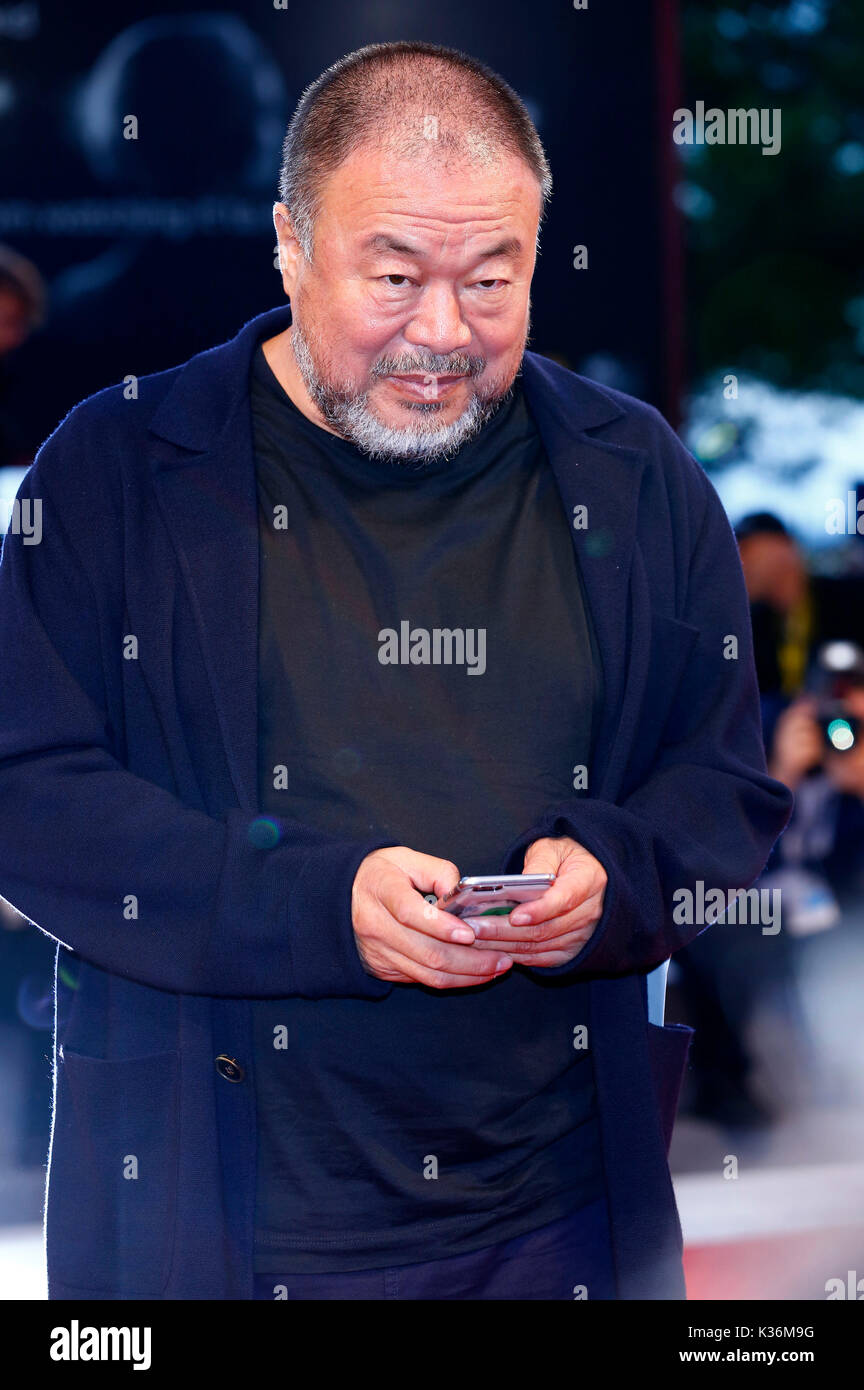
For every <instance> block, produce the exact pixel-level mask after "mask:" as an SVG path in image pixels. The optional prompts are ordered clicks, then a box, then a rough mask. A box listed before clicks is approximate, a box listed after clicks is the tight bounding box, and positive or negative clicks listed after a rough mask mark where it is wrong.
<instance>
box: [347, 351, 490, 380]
mask: <svg viewBox="0 0 864 1390" xmlns="http://www.w3.org/2000/svg"><path fill="white" fill-rule="evenodd" d="M485 369H486V358H485V357H472V356H469V355H468V354H467V353H464V352H460V353H456V354H455V355H454V354H451V355H450V356H449V357H444V356H441V355H439V354H437V353H430V354H429V355H427V356H426V357H418V356H417V355H416V354H414V355H409V354H407V353H402V354H401V355H400V356H397V357H382V358H380V359H379V360H378V361H377V362H376V363H375V365H374V367H373V368H372V371H371V375H372V376H373V377H379V376H398V375H403V374H406V373H409V372H411V373H420V372H423V373H426V374H428V375H429V376H480V374H481V373H482V372H484V371H485Z"/></svg>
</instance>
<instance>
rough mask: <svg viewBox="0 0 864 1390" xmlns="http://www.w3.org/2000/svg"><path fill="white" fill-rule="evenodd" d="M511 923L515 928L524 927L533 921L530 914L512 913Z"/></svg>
mask: <svg viewBox="0 0 864 1390" xmlns="http://www.w3.org/2000/svg"><path fill="white" fill-rule="evenodd" d="M510 921H511V922H512V924H513V926H514V927H524V926H527V924H528V923H529V922H530V921H531V916H530V913H528V912H511V913H510Z"/></svg>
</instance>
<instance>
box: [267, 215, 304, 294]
mask: <svg viewBox="0 0 864 1390" xmlns="http://www.w3.org/2000/svg"><path fill="white" fill-rule="evenodd" d="M273 226H274V227H275V228H276V241H277V249H278V253H279V269H280V271H281V274H282V288H283V290H284V291H285V293H286V295H288V297H289V298H290V297H291V295H292V294H293V292H294V288H295V286H296V284H297V277H298V274H299V269H300V265H299V263H300V260H301V259H302V258H303V248H302V246H301V245H300V243H299V241H298V240H297V237H296V236H295V235H294V224H293V222H292V221H291V214H290V213H289V211H288V209H287V207H286V206H285V204H284V203H274V204H273Z"/></svg>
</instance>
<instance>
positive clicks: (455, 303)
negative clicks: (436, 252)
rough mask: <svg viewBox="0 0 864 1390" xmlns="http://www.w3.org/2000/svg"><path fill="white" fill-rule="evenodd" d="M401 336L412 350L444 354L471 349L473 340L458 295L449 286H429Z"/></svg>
mask: <svg viewBox="0 0 864 1390" xmlns="http://www.w3.org/2000/svg"><path fill="white" fill-rule="evenodd" d="M402 336H403V338H404V339H405V341H406V343H410V344H411V346H412V347H425V348H428V350H429V351H430V352H437V353H441V354H444V353H448V352H457V351H459V350H460V349H463V348H466V347H468V345H469V343H470V342H471V337H472V335H471V329H470V328H469V327H468V325H467V323H466V322H465V320H464V319H463V317H462V310H461V308H460V305H459V299H458V296H457V295H456V294H455V293H454V291H453V289H452V288H449V287H448V286H446V285H426V287H425V288H424V290H423V293H422V295H421V296H420V302H419V304H418V305H417V308H416V309H415V310H414V312H413V313H412V314H411V317H410V319H409V320H408V322H407V323H406V325H405V327H404V329H403V330H402Z"/></svg>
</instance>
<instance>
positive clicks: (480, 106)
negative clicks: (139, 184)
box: [279, 42, 552, 260]
mask: <svg viewBox="0 0 864 1390" xmlns="http://www.w3.org/2000/svg"><path fill="white" fill-rule="evenodd" d="M364 145H372V146H374V147H376V148H377V149H378V150H379V151H381V152H382V153H383V154H384V155H386V156H387V157H388V158H392V159H393V160H394V162H406V161H412V160H416V161H418V162H425V161H429V160H431V159H437V160H441V161H443V162H444V163H445V165H446V164H449V165H450V166H451V167H457V166H461V167H466V166H467V167H471V168H473V169H474V170H475V171H476V172H477V173H482V172H483V171H484V170H486V171H489V170H491V169H493V168H495V167H496V166H497V167H500V165H501V161H502V157H503V156H505V155H509V156H513V155H516V156H518V157H519V158H521V159H522V160H524V161H525V163H526V165H527V166H528V168H529V169H530V170H531V172H532V174H533V175H534V178H535V179H536V182H537V186H538V190H539V193H540V204H541V220H542V213H543V211H544V210H545V207H546V203H547V201H548V199H549V196H550V194H551V191H552V175H551V172H550V170H549V165H548V162H547V159H546V154H545V152H544V149H543V146H542V144H541V142H540V137H539V136H538V134H537V131H536V129H535V126H534V123H533V121H532V120H531V117H530V115H529V114H528V111H527V109H526V107H525V105H524V103H523V102H522V100H521V99H520V97H519V96H518V95H517V94H516V92H514V91H513V89H512V87H510V86H509V85H508V84H507V83H506V82H505V81H504V79H503V78H502V77H499V75H498V74H497V73H495V72H493V71H492V69H491V68H488V67H486V65H485V64H483V63H480V62H478V61H477V60H476V59H474V58H471V57H469V56H468V55H467V54H465V53H461V52H459V51H458V50H456V49H451V48H443V47H441V46H440V45H438V44H429V43H420V42H417V43H408V42H404V43H380V44H369V45H367V46H366V47H365V48H360V49H357V50H356V52H354V53H349V54H347V56H346V57H344V58H341V59H340V60H339V62H337V63H334V64H333V66H332V67H329V68H327V70H326V71H325V72H323V73H322V74H321V76H320V77H319V78H317V79H316V80H315V81H314V82H313V83H312V84H311V85H310V86H309V87H307V88H306V90H305V91H304V93H303V95H302V97H301V99H300V102H299V103H298V106H297V110H296V111H295V113H294V116H293V119H292V121H291V124H290V125H289V127H288V131H287V133H286V136H285V142H284V146H283V158H282V168H281V172H280V178H279V196H280V199H281V201H282V203H283V204H284V205H285V206H286V207H287V208H288V209H289V211H290V214H291V220H292V222H293V225H294V231H295V235H296V236H297V239H298V241H299V242H300V245H301V246H302V247H303V250H304V253H305V254H306V256H307V258H308V259H310V260H311V258H312V253H313V240H314V225H315V219H316V216H317V212H318V208H319V206H320V201H321V195H322V192H323V189H324V187H325V185H326V183H327V180H328V179H329V178H330V176H331V175H332V174H333V173H334V172H335V170H336V169H338V168H339V167H340V166H341V165H342V164H343V163H344V162H345V160H347V159H348V158H349V157H350V156H351V155H352V154H353V153H354V152H355V151H357V150H359V149H360V148H361V147H363V146H364Z"/></svg>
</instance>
